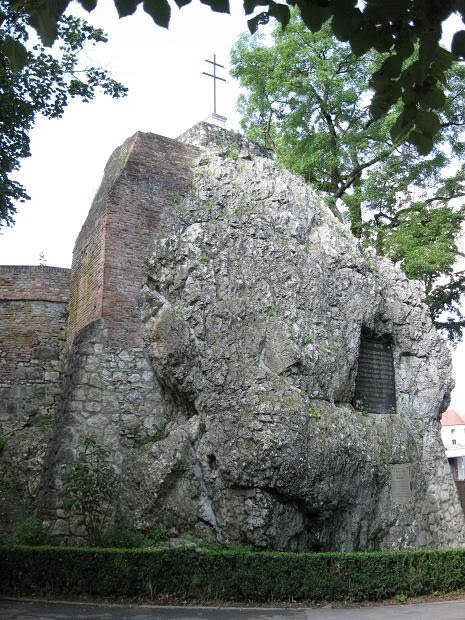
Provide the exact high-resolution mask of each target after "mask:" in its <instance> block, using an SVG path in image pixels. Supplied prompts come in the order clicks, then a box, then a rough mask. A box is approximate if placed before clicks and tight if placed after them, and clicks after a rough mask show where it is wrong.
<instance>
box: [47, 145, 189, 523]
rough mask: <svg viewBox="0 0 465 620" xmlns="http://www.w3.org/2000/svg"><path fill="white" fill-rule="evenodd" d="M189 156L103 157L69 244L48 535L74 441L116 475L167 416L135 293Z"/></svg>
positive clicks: (145, 149) (181, 149) (171, 151)
mask: <svg viewBox="0 0 465 620" xmlns="http://www.w3.org/2000/svg"><path fill="white" fill-rule="evenodd" d="M198 154H199V150H198V149H197V148H196V147H193V146H189V145H185V144H181V143H179V142H176V141H174V140H170V139H169V138H164V137H162V136H157V135H154V134H145V133H137V134H135V135H134V136H133V137H131V138H129V139H128V140H127V141H126V142H125V143H124V144H123V145H121V146H120V147H119V148H118V149H116V151H115V152H114V153H113V154H112V156H111V158H110V160H109V162H108V164H107V166H106V168H105V174H104V178H103V181H102V184H101V186H100V188H99V190H98V192H97V195H96V197H95V199H94V201H93V204H92V207H91V209H90V212H89V215H88V218H87V220H86V222H85V224H84V226H83V228H82V231H81V233H80V235H79V237H78V239H77V241H76V245H75V248H74V252H73V264H72V269H71V303H70V317H69V327H68V338H67V340H68V344H69V347H70V350H69V357H68V364H67V373H66V382H65V387H64V402H63V407H62V410H61V413H60V416H59V420H58V423H57V427H56V429H55V431H54V434H53V438H52V441H51V443H50V447H49V452H48V456H47V464H46V473H45V478H44V484H43V492H42V496H41V502H40V503H41V514H42V515H43V516H44V517H45V518H47V519H49V520H50V521H53V522H54V532H55V533H57V534H64V535H66V534H69V533H70V532H69V528H68V525H67V523H66V522H65V521H64V520H63V519H62V518H61V517H62V512H61V499H60V487H61V472H62V471H63V468H64V467H66V465H67V464H69V463H71V462H72V461H73V459H74V456H75V453H76V450H77V449H78V445H79V439H80V438H82V437H84V436H86V435H90V436H92V437H94V438H96V439H97V440H98V441H99V442H101V443H103V444H105V445H106V446H109V447H111V449H112V450H113V455H114V456H113V460H114V462H115V464H116V465H117V466H118V468H119V469H120V470H123V469H124V468H125V463H126V460H127V457H128V455H129V454H131V452H132V451H133V450H134V449H135V448H136V447H137V446H138V445H142V444H145V443H150V441H151V438H152V437H154V436H158V435H159V434H160V433H162V432H164V429H165V427H166V425H167V418H168V417H170V412H171V411H172V405H171V400H170V398H169V397H168V398H165V397H164V396H163V391H162V389H161V387H160V385H159V383H158V381H157V379H156V377H155V374H154V372H153V369H152V366H151V364H150V360H149V358H148V355H147V352H146V350H145V348H144V345H143V338H142V323H141V308H140V305H141V290H142V286H143V283H144V281H145V278H146V274H145V261H146V260H147V259H148V257H149V255H150V253H151V248H152V245H153V240H154V237H155V235H156V231H157V228H158V223H159V220H160V214H161V213H162V212H163V211H164V210H168V211H169V210H170V209H171V208H173V206H174V205H175V204H176V203H177V202H179V201H180V200H182V199H183V197H184V196H185V195H186V193H187V191H188V189H189V187H190V184H191V181H192V168H191V165H192V162H193V160H194V158H195V157H197V156H198ZM57 515H58V517H59V518H58V520H56V519H55V517H56V516H57ZM67 528H68V529H67Z"/></svg>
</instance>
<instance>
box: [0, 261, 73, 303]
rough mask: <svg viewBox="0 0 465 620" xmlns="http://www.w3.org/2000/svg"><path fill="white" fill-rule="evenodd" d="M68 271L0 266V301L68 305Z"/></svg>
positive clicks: (55, 268) (52, 268)
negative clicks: (27, 301) (43, 302)
mask: <svg viewBox="0 0 465 620" xmlns="http://www.w3.org/2000/svg"><path fill="white" fill-rule="evenodd" d="M69 274H70V271H69V269H63V268H61V267H40V266H29V265H0V300H3V301H18V300H23V301H24V300H30V301H52V302H61V303H68V297H69Z"/></svg>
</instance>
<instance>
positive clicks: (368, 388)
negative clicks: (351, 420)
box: [353, 328, 396, 413]
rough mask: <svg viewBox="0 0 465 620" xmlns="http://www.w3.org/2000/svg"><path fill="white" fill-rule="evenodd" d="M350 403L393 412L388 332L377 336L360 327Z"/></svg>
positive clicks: (390, 352) (364, 408)
mask: <svg viewBox="0 0 465 620" xmlns="http://www.w3.org/2000/svg"><path fill="white" fill-rule="evenodd" d="M353 405H354V407H355V408H356V409H359V410H363V411H367V412H369V413H395V412H396V390H395V380H394V362H393V357H392V337H391V336H390V335H389V334H387V335H383V336H377V335H375V334H373V333H372V332H371V331H369V330H368V329H366V328H362V333H361V335H360V350H359V357H358V368H357V376H356V378H355V393H354V399H353Z"/></svg>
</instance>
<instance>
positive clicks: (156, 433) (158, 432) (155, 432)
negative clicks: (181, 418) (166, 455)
mask: <svg viewBox="0 0 465 620" xmlns="http://www.w3.org/2000/svg"><path fill="white" fill-rule="evenodd" d="M165 437H166V425H165V424H161V425H160V426H156V425H155V426H154V427H153V428H152V431H151V433H149V434H148V435H145V436H144V437H140V438H138V439H136V440H135V441H134V448H142V447H143V446H146V445H147V444H149V443H156V442H157V441H161V440H162V439H164V438H165Z"/></svg>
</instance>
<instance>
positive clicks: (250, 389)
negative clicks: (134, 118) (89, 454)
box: [0, 123, 465, 550]
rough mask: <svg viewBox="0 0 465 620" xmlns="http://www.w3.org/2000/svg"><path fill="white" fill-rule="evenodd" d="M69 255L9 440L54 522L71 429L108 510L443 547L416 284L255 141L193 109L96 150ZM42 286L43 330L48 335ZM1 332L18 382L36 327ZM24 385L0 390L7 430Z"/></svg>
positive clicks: (446, 384) (249, 532) (303, 543)
mask: <svg viewBox="0 0 465 620" xmlns="http://www.w3.org/2000/svg"><path fill="white" fill-rule="evenodd" d="M154 237H155V241H154V242H153V238H154ZM144 257H145V260H144ZM144 263H145V266H144ZM8 273H9V272H8ZM41 273H42V272H41ZM44 273H45V272H44ZM69 275H70V283H71V284H70V290H71V293H70V307H69V320H68V327H67V347H66V349H62V350H59V351H56V355H57V356H58V357H59V360H58V361H57V360H55V358H54V359H53V360H51V361H50V360H48V359H45V357H44V355H45V354H46V351H45V350H42V349H40V347H39V349H40V350H39V353H40V355H41V356H42V357H40V356H39V358H40V359H39V361H40V364H39V365H40V372H42V371H43V372H44V373H45V374H44V381H45V380H46V382H48V383H47V385H46V386H45V387H44V390H45V391H44V394H43V395H46V396H47V395H49V394H52V395H53V399H52V400H51V401H50V402H49V401H47V403H49V404H48V405H47V406H48V407H50V411H49V410H48V409H47V411H45V410H43V407H42V403H41V402H39V401H37V402H36V403H35V405H34V407H35V408H36V409H37V412H39V413H40V415H45V413H46V414H47V417H46V420H47V422H49V421H50V422H52V423H53V427H52V428H50V432H49V430H48V428H47V430H43V429H41V433H42V434H41V435H40V438H39V439H38V440H34V442H35V443H34V442H32V443H31V442H29V443H28V444H27V445H30V446H32V448H31V450H29V452H28V454H24V455H23V456H22V457H21V458H22V460H23V470H22V471H24V472H26V473H25V474H24V476H23V478H27V476H28V474H27V472H28V471H31V472H32V473H31V476H30V477H31V479H33V488H34V496H35V494H36V491H37V490H38V489H39V491H40V492H39V509H40V510H39V514H40V515H41V516H42V517H43V518H46V519H47V520H48V521H50V523H51V524H52V527H53V533H54V534H56V535H57V536H60V537H63V536H64V537H67V538H68V539H73V537H74V539H75V538H76V536H79V531H76V530H73V523H72V519H71V520H70V519H69V515H66V514H65V512H64V511H63V505H64V504H63V494H62V480H63V472H64V471H65V470H66V468H67V466H68V465H70V464H71V463H73V461H74V459H75V458H76V453H77V450H78V447H79V441H80V438H82V437H83V436H86V435H90V436H92V437H93V438H95V439H96V440H97V441H98V442H100V443H102V444H105V445H106V446H107V447H108V448H110V449H111V451H112V459H113V462H114V464H115V467H117V469H118V472H119V474H120V476H121V493H120V496H119V504H118V506H117V507H116V510H115V518H116V520H117V521H119V522H121V523H123V524H125V525H129V526H132V527H136V528H138V529H140V530H142V531H145V530H149V529H150V528H153V527H157V526H159V525H165V526H166V527H168V528H171V530H175V531H178V532H179V533H181V532H183V533H185V532H190V533H193V534H195V535H198V536H201V537H203V538H205V539H207V540H210V541H217V542H220V543H223V544H234V543H236V544H237V543H245V544H250V545H254V546H257V547H268V548H275V549H289V550H351V549H355V550H364V549H368V550H369V549H378V548H388V549H390V548H391V549H401V548H414V547H426V546H428V547H441V546H462V545H463V543H464V534H463V532H464V525H465V523H464V516H463V514H462V511H461V508H460V504H459V501H458V498H457V494H456V490H455V486H454V483H453V481H452V478H451V475H450V472H449V470H448V464H447V461H446V460H445V456H444V450H443V447H442V444H441V439H440V427H439V415H440V413H441V412H442V411H443V410H444V409H445V408H446V406H447V404H448V399H449V393H450V390H451V387H452V383H451V378H450V370H451V362H450V356H449V353H448V350H447V347H446V346H445V343H444V342H443V341H442V339H441V338H440V337H439V336H438V334H437V332H436V331H435V329H434V327H433V326H432V324H431V321H430V319H429V316H428V311H427V308H426V307H425V306H424V305H423V304H422V303H421V302H420V299H421V296H422V292H421V290H420V288H419V286H418V285H417V284H415V283H412V282H409V281H408V280H407V279H406V278H405V276H403V274H402V273H401V271H400V270H399V269H397V268H396V267H395V266H394V265H392V264H391V263H390V262H389V261H386V260H378V259H376V258H375V257H372V256H370V255H367V254H365V253H364V252H363V251H362V250H361V249H360V248H359V247H358V246H357V243H356V242H355V240H354V239H353V237H352V236H351V235H350V233H349V232H348V230H347V229H346V228H345V227H344V226H343V225H342V224H341V223H340V222H338V221H337V220H336V219H335V218H334V217H333V216H332V214H331V213H330V211H329V210H328V209H327V208H326V207H325V205H324V204H323V202H322V201H321V200H320V199H319V198H318V196H317V195H316V194H315V193H314V192H313V191H312V190H311V189H309V188H308V187H307V186H305V185H304V184H303V183H301V182H300V181H299V180H298V179H296V178H295V177H293V176H292V175H290V174H288V173H286V172H284V171H282V170H281V169H279V167H277V166H276V164H275V163H274V162H273V159H272V158H271V157H270V156H269V153H268V152H266V151H264V150H263V149H261V148H260V147H258V146H257V145H254V144H251V143H249V142H247V141H246V140H245V139H244V138H243V137H242V136H240V135H238V134H234V133H230V132H227V131H225V130H222V129H219V128H215V127H212V126H210V125H207V124H205V123H201V124H199V125H198V126H196V127H194V128H193V129H192V130H190V131H189V132H186V134H184V135H183V136H181V138H180V139H179V140H178V141H174V140H170V139H168V138H163V137H161V136H155V135H153V134H141V133H138V134H136V135H135V136H133V137H132V138H130V139H128V140H127V141H126V142H125V143H124V144H123V145H122V146H121V147H119V148H118V149H117V150H116V151H115V153H114V154H113V155H112V157H111V159H110V161H109V164H108V166H107V168H106V172H105V176H104V179H103V182H102V185H101V187H100V189H99V191H98V193H97V196H96V198H95V201H94V203H93V206H92V208H91V210H90V212H89V216H88V218H87V220H86V223H85V225H84V227H83V229H82V231H81V233H80V235H79V237H78V239H77V241H76V246H75V251H74V257H73V266H72V269H71V274H69ZM8 277H10V275H8ZM15 277H16V280H17V276H15ZM66 278H68V275H66ZM10 279H11V278H10ZM16 280H15V281H16ZM10 288H12V290H13V289H14V288H15V286H13V285H11V287H10ZM30 288H34V286H33V284H31V287H30ZM28 294H29V293H28ZM34 294H35V293H34ZM54 294H55V293H54ZM10 297H11V296H8V298H7V302H6V303H7V306H6V310H7V312H6V314H5V316H6V317H7V318H6V319H5V320H4V325H3V327H4V328H5V329H3V332H1V330H0V333H4V334H7V335H8V334H9V333H10V332H11V330H10V327H9V325H10V323H8V321H10V318H8V317H11V316H12V315H11V312H10V307H13V306H12V304H13V305H14V304H15V303H16V301H14V300H12V298H10ZM26 297H27V296H26ZM28 299H29V297H28ZM34 299H35V298H34ZM47 299H48V298H47ZM54 299H55V298H54ZM55 301H57V300H55ZM59 301H60V304H61V305H60V306H57V308H56V309H54V310H53V312H54V313H55V314H54V315H53V316H54V317H55V319H56V321H55V323H56V325H55V323H53V326H54V327H53V330H55V331H56V335H55V331H53V330H52V329H51V328H50V330H49V331H50V332H51V335H50V334H49V335H47V334H45V336H44V337H43V338H42V340H41V341H40V342H39V343H38V344H40V345H41V346H42V345H43V344H44V343H45V344H47V343H48V344H50V342H51V343H52V344H53V343H56V342H58V339H59V341H60V343H61V344H60V347H63V344H62V343H63V340H64V336H63V333H62V331H60V330H62V328H63V323H64V318H63V317H64V315H63V307H62V306H63V304H64V301H65V300H64V299H62V297H60V299H59ZM34 303H35V302H34ZM47 304H48V301H47ZM47 304H46V306H44V308H45V309H44V308H42V306H41V308H40V309H39V310H40V316H41V317H42V314H43V315H44V316H46V315H47V313H49V312H51V310H50V308H49V306H48V305H47ZM15 307H16V306H15ZM55 315H56V316H55ZM15 316H16V315H15ZM47 316H48V315H47ZM16 318H17V317H16ZM16 318H15V321H16ZM58 318H59V319H60V321H61V322H60V321H58ZM55 319H54V320H55ZM41 321H42V322H41V324H42V323H43V324H47V325H48V323H46V322H44V321H43V320H42V319H41ZM15 324H16V323H15ZM5 326H6V327H5ZM0 327H2V326H1V325H0ZM52 332H53V333H52ZM58 332H59V333H58ZM28 333H29V332H28ZM8 338H9V340H8ZM13 340H14V338H13ZM13 340H12V339H11V338H10V336H8V337H7V340H5V342H7V341H8V343H9V344H8V347H9V350H10V349H11V352H12V353H11V355H10V353H8V352H7V353H6V354H2V355H0V361H1V362H2V364H3V366H2V368H6V369H7V370H8V373H9V374H8V376H6V375H5V377H6V379H2V376H0V381H1V382H3V383H1V382H0V388H2V389H3V392H2V393H5V394H6V395H7V397H8V399H10V400H11V398H10V396H11V395H14V394H18V395H19V396H18V398H19V400H21V399H22V400H24V399H25V398H26V396H27V395H28V394H30V393H31V394H32V393H34V394H35V392H34V390H35V389H36V387H35V386H33V387H32V388H30V387H29V385H28V386H26V387H25V388H24V389H23V388H21V389H19V391H18V385H19V383H18V382H19V378H18V377H20V376H22V375H21V372H23V371H22V370H21V368H22V367H24V368H26V370H27V371H28V372H29V370H28V369H29V368H32V369H33V370H34V371H35V370H36V366H37V364H38V363H39V362H37V363H36V362H35V361H34V359H33V357H34V355H35V353H34V355H33V353H31V351H33V348H34V347H35V344H34V343H33V344H34V347H33V348H31V347H32V345H31V347H29V345H28V346H27V347H26V348H25V349H24V350H25V351H26V353H27V355H26V353H25V355H26V357H27V358H28V359H25V360H23V361H22V362H21V364H19V362H17V361H15V359H14V355H13V353H14V351H15V343H14V342H13ZM28 347H29V348H28ZM29 349H31V351H29ZM34 351H35V349H34ZM44 351H45V352H44ZM37 355H38V354H37ZM28 356H29V357H28ZM29 358H31V360H32V361H31V362H30V361H29ZM42 358H43V359H42ZM18 364H19V365H18ZM55 366H56V368H55ZM2 368H0V370H2ZM18 369H19V371H20V375H18ZM52 371H53V372H52ZM31 372H32V370H31ZM53 373H55V374H53ZM0 374H1V373H0ZM3 374H5V372H3ZM34 376H35V375H34ZM34 376H33V375H31V376H29V375H27V377H26V379H27V381H29V380H31V381H35V379H34ZM41 377H42V375H41V376H40V377H39V379H40V380H41V381H42V379H41ZM61 377H63V379H61ZM3 384H4V385H3ZM21 390H22V391H21ZM31 390H32V391H31ZM23 392H24V394H26V396H25V397H24V398H23V397H22V396H21V394H23ZM45 392H46V393H45ZM41 394H42V392H41ZM28 397H29V396H28ZM10 400H9V401H8V402H10ZM36 400H37V399H36ZM52 401H53V402H52ZM23 405H24V403H23V404H22V405H21V406H20V405H18V404H16V405H15V407H16V408H15V407H9V408H7V407H6V406H4V407H3V409H1V406H2V403H0V414H1V415H0V421H2V423H3V424H4V426H5V428H7V429H10V428H11V429H13V430H12V434H11V436H10V435H9V438H8V443H7V444H6V448H5V450H6V449H9V448H8V446H12V447H14V446H17V445H19V444H18V442H19V439H21V437H20V435H18V437H19V439H18V441H17V442H16V443H15V442H14V441H13V439H14V437H13V435H14V433H16V431H18V432H19V431H20V430H21V432H23V431H22V427H21V429H19V427H18V429H17V428H16V427H15V426H14V423H15V422H14V418H15V416H16V413H15V412H16V410H20V411H23V410H24V411H26V409H27V408H26V409H25V408H24V407H25V406H26V405H24V406H23ZM18 407H19V409H18ZM27 407H29V405H27ZM41 407H42V408H41ZM31 411H32V410H31ZM27 412H29V409H27ZM34 412H35V409H34ZM375 412H376V413H375ZM28 415H29V413H28ZM34 415H35V413H34ZM25 419H26V418H25ZM27 420H29V421H31V420H32V422H33V417H31V416H29V417H28V418H27ZM27 420H26V421H27ZM32 422H31V423H32ZM16 426H18V424H16ZM29 426H30V424H29V422H28V423H27V424H26V427H27V428H26V429H25V430H24V432H25V433H28V432H36V431H35V429H31V428H29ZM15 429H16V430H15ZM9 432H10V431H9V430H8V433H9ZM15 441H16V440H15ZM0 450H1V446H0ZM4 454H6V452H5V451H4ZM18 454H23V453H22V452H21V451H20V450H19V449H18ZM23 457H24V458H23ZM2 462H3V463H6V461H5V460H3V461H2ZM6 467H7V468H8V466H7V465H6ZM10 469H11V468H10ZM4 471H6V470H4ZM6 473H7V474H8V472H6ZM5 475H6V474H5ZM27 482H28V481H27V480H26V479H25V481H24V484H27ZM3 512H5V511H3ZM8 514H9V516H8V519H9V520H10V521H14V519H15V518H16V517H15V515H13V514H10V513H8ZM0 516H1V514H0Z"/></svg>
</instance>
